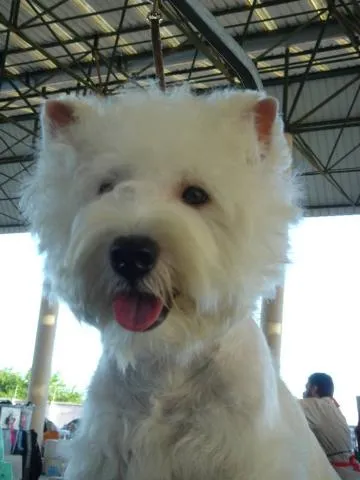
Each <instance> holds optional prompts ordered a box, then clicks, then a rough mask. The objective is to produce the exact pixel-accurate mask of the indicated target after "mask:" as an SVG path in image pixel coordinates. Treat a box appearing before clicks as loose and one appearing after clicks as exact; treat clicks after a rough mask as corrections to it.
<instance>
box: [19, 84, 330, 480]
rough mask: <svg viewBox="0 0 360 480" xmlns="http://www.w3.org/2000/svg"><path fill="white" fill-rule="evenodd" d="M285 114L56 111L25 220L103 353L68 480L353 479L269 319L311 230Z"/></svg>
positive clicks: (86, 105) (115, 102)
mask: <svg viewBox="0 0 360 480" xmlns="http://www.w3.org/2000/svg"><path fill="white" fill-rule="evenodd" d="M277 109H278V107H277V102H276V101H275V100H274V99H273V98H269V97H266V96H265V95H264V94H261V93H259V92H251V91H245V92H240V91H237V92H230V91H229V92H226V93H221V94H219V93H214V94H211V95H209V96H207V97H205V96H202V97H195V96H193V95H191V93H189V92H188V91H187V90H186V89H178V90H174V91H171V92H169V93H167V94H163V93H161V92H159V91H157V90H156V88H150V89H149V90H148V91H146V92H145V91H133V90H130V89H129V90H128V91H127V92H126V93H125V94H122V95H120V96H118V97H116V98H109V99H96V98H81V99H80V98H79V99H77V98H71V97H66V98H64V99H59V100H54V101H48V102H47V103H45V106H44V108H43V112H42V132H43V133H42V141H41V146H40V153H39V158H38V161H37V164H36V169H35V172H34V175H33V177H32V178H31V179H30V181H29V183H28V185H27V187H26V188H25V193H24V199H23V205H24V209H25V215H26V217H27V218H28V219H29V221H30V224H31V229H32V231H33V233H34V234H35V235H36V236H37V237H38V239H39V250H40V252H42V253H44V254H45V264H46V274H47V276H48V278H49V280H50V282H51V285H52V287H53V289H54V292H55V293H56V294H57V295H58V296H59V297H60V298H62V299H64V300H65V301H66V302H67V303H68V304H69V306H70V307H71V309H72V310H73V312H74V313H75V315H76V316H77V317H78V318H79V319H80V320H83V321H85V322H88V323H90V324H92V325H95V326H96V327H97V328H98V329H99V330H100V332H101V335H102V342H103V355H102V358H101V360H100V363H99V366H98V369H97V371H96V373H95V375H94V377H93V379H92V382H91V385H90V387H89V391H88V397H87V400H86V405H85V411H84V417H83V421H82V426H81V431H80V433H79V436H78V438H77V440H76V442H75V444H74V448H73V456H72V459H71V461H70V464H69V467H68V470H67V473H66V479H68V480H260V479H261V480H263V479H267V480H280V479H284V480H285V479H286V480H288V479H293V480H331V479H333V480H334V479H336V478H338V477H337V475H336V473H335V472H334V471H333V469H332V467H331V466H330V464H329V462H328V460H327V459H326V457H325V455H324V454H323V453H322V451H321V449H320V447H319V446H318V444H317V442H316V440H315V438H314V436H313V434H312V433H311V432H310V430H309V428H308V426H307V423H306V420H305V418H304V415H303V414H302V412H301V409H300V408H299V406H298V405H297V402H296V400H295V399H293V397H292V396H291V394H290V393H289V391H288V390H287V389H286V387H285V385H284V384H283V383H282V381H281V380H280V379H279V377H278V375H277V373H276V371H275V369H274V367H273V364H272V360H271V355H270V352H269V349H268V347H267V344H266V341H265V339H264V336H263V334H262V332H261V330H260V328H259V327H258V326H257V325H256V324H255V322H254V321H253V319H252V315H253V312H254V307H255V304H256V301H257V299H258V298H259V296H261V295H262V296H267V295H269V293H271V292H272V291H273V289H274V286H275V285H276V283H277V282H278V280H279V278H281V275H282V272H283V268H284V264H285V262H286V254H287V247H288V227H289V225H290V224H291V223H293V222H294V221H296V219H297V217H298V207H297V204H298V193H297V192H298V189H297V187H296V184H295V183H294V181H293V179H292V178H291V174H290V173H289V166H290V163H291V155H290V151H289V148H288V145H287V142H286V139H285V137H284V135H283V131H282V129H283V127H282V122H281V120H280V118H279V116H278V113H277ZM81 348H86V346H85V345H84V346H83V347H79V361H81V360H80V359H81Z"/></svg>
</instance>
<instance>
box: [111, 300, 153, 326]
mask: <svg viewBox="0 0 360 480" xmlns="http://www.w3.org/2000/svg"><path fill="white" fill-rule="evenodd" d="M162 309H163V304H162V302H161V300H159V299H158V298H156V297H151V296H150V295H149V296H147V295H118V296H117V297H116V298H115V300H114V302H113V312H114V315H115V320H116V321H117V322H118V323H119V324H120V325H121V326H122V327H124V328H126V330H130V331H131V332H143V331H145V330H147V329H148V328H150V327H151V326H152V325H154V323H155V322H156V320H157V319H158V318H159V316H160V313H161V311H162Z"/></svg>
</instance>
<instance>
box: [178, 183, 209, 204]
mask: <svg viewBox="0 0 360 480" xmlns="http://www.w3.org/2000/svg"><path fill="white" fill-rule="evenodd" d="M182 199H183V201H184V202H185V203H187V204H188V205H193V206H200V205H205V204H206V203H209V201H210V197H209V194H208V193H207V192H206V191H205V190H204V189H203V188H201V187H196V186H189V187H186V188H185V190H184V191H183V193H182Z"/></svg>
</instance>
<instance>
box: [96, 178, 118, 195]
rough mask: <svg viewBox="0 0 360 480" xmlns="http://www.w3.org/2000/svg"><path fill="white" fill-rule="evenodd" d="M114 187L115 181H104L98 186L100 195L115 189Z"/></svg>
mask: <svg viewBox="0 0 360 480" xmlns="http://www.w3.org/2000/svg"><path fill="white" fill-rule="evenodd" d="M114 187H115V182H112V181H110V180H107V181H105V182H102V184H101V185H100V187H99V188H98V195H104V193H108V192H111V190H113V189H114Z"/></svg>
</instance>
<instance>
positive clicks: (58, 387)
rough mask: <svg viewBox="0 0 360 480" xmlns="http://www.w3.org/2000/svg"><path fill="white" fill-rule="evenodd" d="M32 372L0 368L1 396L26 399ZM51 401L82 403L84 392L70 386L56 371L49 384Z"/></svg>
mask: <svg viewBox="0 0 360 480" xmlns="http://www.w3.org/2000/svg"><path fill="white" fill-rule="evenodd" d="M30 376H31V372H28V373H27V374H26V375H21V374H20V373H17V372H14V371H13V370H12V369H4V370H0V397H1V398H6V399H9V400H11V399H12V398H16V399H17V400H26V398H27V392H28V387H29V382H30ZM49 401H51V402H67V403H82V401H83V395H82V393H80V392H78V391H76V390H75V389H74V388H70V387H68V386H67V385H66V384H65V382H64V381H63V380H62V378H61V377H60V375H59V374H58V373H54V374H53V375H52V377H51V379H50V384H49Z"/></svg>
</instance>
